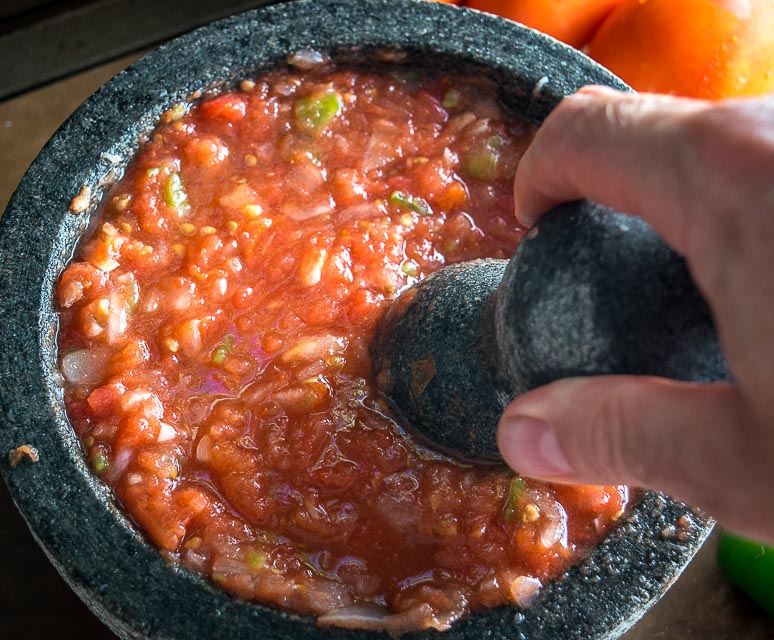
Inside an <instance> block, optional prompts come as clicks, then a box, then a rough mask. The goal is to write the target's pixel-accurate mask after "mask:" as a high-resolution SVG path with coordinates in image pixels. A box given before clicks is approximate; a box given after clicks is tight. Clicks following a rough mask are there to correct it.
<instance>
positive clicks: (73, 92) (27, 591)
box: [0, 56, 774, 640]
mask: <svg viewBox="0 0 774 640" xmlns="http://www.w3.org/2000/svg"><path fill="white" fill-rule="evenodd" d="M135 57H136V56H129V57H125V58H121V59H119V60H117V61H114V62H112V63H109V64H105V65H103V66H100V67H97V68H95V69H93V70H91V71H88V72H85V73H81V74H79V75H76V76H74V77H71V78H69V79H67V80H63V81H60V82H57V83H55V84H51V85H48V86H46V87H44V88H42V89H38V90H35V91H33V92H30V93H27V94H24V95H21V96H19V97H17V98H13V99H11V100H7V101H5V102H0V211H2V210H4V209H5V206H6V204H7V201H8V199H9V198H10V195H11V193H12V192H13V190H14V188H15V187H16V184H17V183H18V182H19V180H20V179H21V176H22V175H23V173H24V171H25V170H26V168H27V166H28V165H29V163H30V162H31V161H32V159H33V158H34V157H35V155H36V154H37V153H38V151H39V150H40V148H41V147H42V146H43V144H45V142H46V140H47V139H48V138H49V136H51V134H52V133H53V132H54V131H55V130H56V128H57V127H58V126H59V125H60V124H61V123H62V122H63V121H64V120H65V118H66V117H67V116H68V115H69V114H70V113H72V112H73V111H74V110H75V109H76V108H77V107H78V105H79V104H80V103H81V102H82V101H83V100H84V99H85V98H87V97H88V96H89V95H90V94H91V93H92V92H93V91H94V90H96V89H97V88H98V87H99V86H100V85H101V84H102V83H104V82H105V81H106V80H108V79H109V78H110V77H112V76H113V75H114V74H115V73H117V72H118V71H119V70H121V69H122V68H124V67H125V66H126V65H128V64H129V63H130V62H131V61H132V60H133V59H134V58H135ZM0 455H6V454H5V453H4V452H0ZM716 544H717V534H715V535H714V536H713V537H712V538H711V539H710V541H709V542H708V543H707V544H706V545H705V546H704V548H703V549H702V551H701V552H700V553H699V554H698V556H697V557H696V559H695V561H694V562H693V563H692V564H691V566H690V567H689V568H688V569H687V571H686V572H685V573H684V575H683V576H682V577H681V578H680V579H679V580H678V581H677V583H676V584H675V585H674V586H673V587H672V589H671V590H670V591H669V592H668V593H667V595H666V596H665V597H664V598H662V600H661V601H660V602H659V603H658V604H657V605H656V606H655V607H654V608H653V609H651V611H650V612H649V613H648V614H647V615H646V616H645V617H644V618H643V619H642V620H641V621H640V622H639V623H638V624H637V625H636V626H635V627H634V628H633V629H631V630H630V631H629V632H628V633H627V634H626V635H625V636H624V640H660V639H672V638H674V639H678V640H766V639H772V638H774V621H772V620H771V619H769V618H767V617H766V616H765V615H764V614H763V613H761V612H760V610H759V609H757V608H756V607H755V606H754V605H753V604H751V603H750V602H749V601H747V599H746V598H745V597H744V596H742V595H741V594H739V593H737V592H736V591H734V590H733V589H732V588H731V587H730V586H729V585H728V584H727V583H726V581H725V580H724V579H723V577H722V576H721V575H720V573H719V571H718V569H717V567H716V564H715V547H716ZM0 638H8V639H11V638H13V639H14V640H49V639H50V640H70V639H76V638H77V639H78V640H84V639H87V640H115V638H114V636H113V634H112V633H110V631H108V630H107V629H106V628H105V627H103V626H102V625H101V624H100V622H99V621H98V620H97V619H96V618H95V617H94V616H93V615H92V614H91V613H90V612H89V611H88V610H87V609H86V607H85V606H84V605H83V604H82V603H81V602H80V601H79V600H78V599H77V598H76V596H75V595H74V594H73V593H72V592H71V591H70V590H69V588H68V587H67V586H66V585H65V583H64V582H63V581H62V579H61V578H60V577H59V576H58V575H57V573H56V572H55V571H54V569H53V568H52V567H51V566H50V565H49V563H48V561H47V560H46V558H45V556H44V555H43V553H42V551H41V550H40V549H39V548H38V547H37V545H36V544H35V542H34V541H33V539H32V536H31V534H30V532H29V530H28V529H27V527H26V525H25V524H24V522H23V520H22V519H21V517H20V516H19V514H18V513H17V511H16V509H15V508H14V506H13V503H12V502H11V500H10V498H9V496H8V492H7V490H6V488H5V486H4V485H3V484H2V483H0ZM557 640H561V639H557Z"/></svg>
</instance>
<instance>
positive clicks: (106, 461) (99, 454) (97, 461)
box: [91, 451, 110, 476]
mask: <svg viewBox="0 0 774 640" xmlns="http://www.w3.org/2000/svg"><path fill="white" fill-rule="evenodd" d="M91 468H92V469H94V473H96V474H97V475H99V476H101V475H103V474H105V473H107V472H108V471H109V470H110V458H109V457H108V455H107V454H106V453H105V452H104V451H96V452H94V453H93V454H92V456H91Z"/></svg>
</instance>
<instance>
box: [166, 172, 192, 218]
mask: <svg viewBox="0 0 774 640" xmlns="http://www.w3.org/2000/svg"><path fill="white" fill-rule="evenodd" d="M164 200H165V201H166V203H167V206H169V207H174V208H175V209H183V208H186V207H187V206H188V194H187V193H186V192H185V189H184V188H183V181H182V180H180V175H179V174H177V173H173V174H171V175H170V176H169V177H168V178H167V180H166V182H164Z"/></svg>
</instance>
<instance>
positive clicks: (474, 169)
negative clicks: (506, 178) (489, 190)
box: [462, 135, 505, 180]
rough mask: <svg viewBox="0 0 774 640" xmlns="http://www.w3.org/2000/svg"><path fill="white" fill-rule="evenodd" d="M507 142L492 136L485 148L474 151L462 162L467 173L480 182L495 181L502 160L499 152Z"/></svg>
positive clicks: (477, 148) (484, 145)
mask: <svg viewBox="0 0 774 640" xmlns="http://www.w3.org/2000/svg"><path fill="white" fill-rule="evenodd" d="M504 143H505V140H503V139H502V138H501V137H500V136H497V135H495V136H491V137H490V138H489V139H487V141H486V142H485V143H484V144H483V146H480V147H476V148H475V149H472V150H471V151H470V152H469V153H468V154H467V155H466V156H465V157H464V158H463V160H462V166H463V168H464V169H465V171H466V172H467V173H468V175H470V176H471V177H473V178H476V179H478V180H494V179H495V178H497V175H498V170H499V168H500V160H501V159H502V156H501V153H500V151H499V149H500V147H502V146H503V144H504Z"/></svg>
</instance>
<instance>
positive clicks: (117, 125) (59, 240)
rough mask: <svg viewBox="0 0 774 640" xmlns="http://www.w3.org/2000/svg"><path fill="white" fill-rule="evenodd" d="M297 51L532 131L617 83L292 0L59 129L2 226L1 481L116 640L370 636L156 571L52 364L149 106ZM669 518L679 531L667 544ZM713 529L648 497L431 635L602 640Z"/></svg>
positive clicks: (468, 38) (415, 20) (188, 44)
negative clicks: (424, 89) (64, 282)
mask: <svg viewBox="0 0 774 640" xmlns="http://www.w3.org/2000/svg"><path fill="white" fill-rule="evenodd" d="M308 47H312V48H317V49H322V50H327V51H329V52H332V53H333V54H334V57H335V58H338V59H345V58H351V57H352V56H353V55H355V57H358V58H359V59H363V58H364V57H365V58H368V57H369V55H370V54H369V52H373V51H382V52H383V51H392V52H395V53H397V54H400V52H405V55H406V62H407V63H411V64H425V65H431V66H433V67H435V68H437V67H447V68H450V69H457V68H459V69H466V70H473V71H478V72H481V73H485V74H487V75H489V76H491V77H493V78H494V79H495V80H497V81H498V82H499V83H500V85H501V87H502V91H503V99H504V101H505V103H506V104H507V105H508V106H509V107H510V108H512V109H514V110H515V112H517V113H519V114H520V115H521V116H522V117H525V118H528V119H530V120H532V121H534V122H540V121H541V120H542V119H543V118H544V117H545V116H546V115H547V113H548V112H549V111H550V110H551V109H552V108H553V107H554V106H555V105H556V103H557V102H558V101H559V100H560V99H561V97H562V96H564V95H567V94H569V93H572V92H573V91H575V90H576V89H578V88H580V87H581V86H583V85H586V84H589V83H595V84H605V85H609V86H613V87H618V88H625V87H624V85H623V84H622V83H621V82H620V81H618V80H617V79H616V78H614V77H613V76H612V75H610V74H609V73H607V72H606V71H604V70H603V69H602V68H600V67H599V66H597V65H595V64H594V63H593V62H591V61H590V60H588V59H587V58H586V57H584V56H583V55H582V54H580V53H578V52H577V51H574V50H572V49H570V48H568V47H565V46H564V45H562V44H560V43H557V42H555V41H553V40H551V39H549V38H546V37H544V36H541V35H540V34H538V33H536V32H533V31H530V30H527V29H525V28H522V27H520V26H518V25H515V24H512V23H508V22H506V21H503V20H499V19H496V18H493V17H490V16H486V15H484V14H480V13H476V12H473V11H469V10H462V9H458V8H455V7H450V6H448V5H443V4H437V3H432V2H426V1H425V0H359V1H357V2H354V1H348V0H299V1H298V2H291V3H286V4H277V5H273V6H271V7H268V8H265V9H259V10H255V11H251V12H248V13H245V14H241V15H238V16H235V17H232V18H229V19H226V20H222V21H219V22H216V23H213V24H211V25H209V26H207V27H204V28H202V29H198V30H196V31H193V32H192V33H190V34H187V35H185V36H182V37H181V38H178V39H176V40H174V41H172V42H170V43H168V44H166V45H164V46H162V47H160V48H159V49H158V50H157V51H155V52H154V53H152V54H150V55H148V56H146V57H145V58H143V59H142V60H140V61H138V62H137V63H135V64H133V65H132V66H131V67H130V68H129V69H127V70H126V71H124V72H122V73H121V74H119V75H118V76H116V78H114V79H113V80H112V81H110V82H109V83H107V84H106V85H105V86H104V87H103V88H102V89H100V90H99V91H98V92H97V93H96V94H95V95H94V96H93V97H92V98H90V99H89V100H88V101H87V102H86V103H85V104H84V105H83V106H82V107H81V108H80V109H79V110H78V111H77V112H76V113H75V114H74V115H73V116H72V117H71V118H70V119H69V120H68V121H67V122H66V123H65V124H64V125H63V126H62V127H61V128H60V130H59V131H58V132H57V133H56V134H55V135H54V137H53V138H52V139H51V141H50V142H49V143H48V144H47V146H46V147H45V148H44V149H43V151H42V152H41V153H40V155H39V156H38V158H37V159H36V160H35V161H34V162H33V164H32V165H31V167H30V169H29V171H28V172H27V174H26V175H25V177H24V179H23V180H22V182H21V184H20V186H19V188H18V190H17V191H16V193H15V195H14V196H13V198H12V200H11V202H10V204H9V206H8V209H7V210H6V212H5V215H4V216H3V218H2V220H1V221H0V291H2V292H3V296H2V301H0V318H1V319H2V322H0V335H1V336H2V340H0V380H1V381H2V384H0V419H1V420H2V425H1V426H0V453H1V454H2V455H0V471H2V475H3V477H4V479H5V481H6V483H7V484H8V487H9V489H10V492H11V494H12V496H13V498H14V501H15V502H16V504H17V506H18V507H19V509H20V511H21V512H22V514H23V515H24V517H25V519H26V520H27V522H28V524H29V526H30V529H31V530H32V532H33V535H34V536H35V538H36V539H37V541H38V542H39V543H40V545H41V546H42V547H43V549H44V550H45V552H46V553H47V554H48V556H49V558H50V559H51V561H52V562H53V564H54V565H55V566H56V568H57V569H58V571H59V572H60V573H61V574H62V576H63V577H64V579H65V580H66V581H67V582H68V583H69V584H70V585H71V586H72V588H73V589H74V590H75V591H76V592H77V593H78V595H79V596H80V597H81V598H82V599H83V600H84V601H85V602H86V604H87V605H88V606H89V607H90V608H91V609H92V610H93V611H94V612H95V613H96V614H97V615H98V616H99V617H100V618H101V619H102V620H103V621H104V622H105V624H107V625H108V626H109V627H110V628H111V629H112V630H113V631H114V632H115V633H116V634H117V635H118V636H119V637H120V638H123V639H130V638H131V639H138V640H139V639H143V640H145V639H148V640H150V639H153V640H171V639H183V638H185V639H186V640H198V639H201V640H204V639H208V640H209V639H218V638H229V639H231V640H248V639H249V640H254V639H255V638H262V637H266V638H277V639H288V640H291V639H293V640H295V639H299V640H300V639H301V638H304V639H307V638H358V639H362V638H369V637H374V638H375V637H384V636H383V635H382V634H376V633H367V632H359V631H347V630H342V629H319V628H317V627H316V626H315V624H314V621H313V620H312V619H311V618H307V617H303V616H298V615H294V614H291V613H286V612H283V611H278V610H276V609H274V608H271V607H266V606H263V605H260V604H254V603H249V602H244V601H240V600H238V599H235V598H233V597H231V596H229V595H228V594H226V593H224V592H222V591H220V590H218V589H217V588H215V587H213V586H211V585H210V584H209V583H208V582H206V581H205V580H204V579H202V578H201V577H199V576H197V575H195V574H193V573H191V572H189V571H187V570H184V569H182V568H180V567H177V566H175V565H173V564H170V562H169V561H168V560H166V559H165V558H164V557H162V556H161V554H159V553H158V552H157V551H156V550H155V549H154V548H152V547H151V546H150V545H149V544H147V542H146V541H145V540H144V539H143V536H142V535H141V534H140V533H139V532H138V531H137V530H136V529H135V527H134V526H133V525H132V523H131V522H130V521H129V520H128V519H127V518H126V517H125V516H124V515H123V513H122V512H121V510H120V509H119V508H118V507H117V506H116V504H115V502H114V500H113V498H112V496H111V493H110V491H108V489H107V488H106V487H105V486H104V485H103V484H102V483H101V482H100V481H99V480H97V479H96V478H95V477H94V476H93V475H92V473H91V472H90V470H89V468H88V466H87V464H86V462H85V460H84V457H83V455H82V452H81V449H80V446H79V443H78V441H77V438H76V436H75V434H74V432H73V430H72V429H71V427H70V425H69V423H68V421H67V417H66V415H65V411H64V404H63V400H62V392H61V388H60V386H59V380H60V376H59V374H58V372H57V358H58V355H57V349H56V332H57V316H56V312H55V308H54V302H53V289H54V286H55V283H56V280H57V278H58V276H59V274H60V273H61V272H62V269H63V267H64V265H65V264H66V262H67V260H68V258H69V256H70V255H71V253H72V251H73V248H74V246H75V244H76V242H77V241H78V239H79V238H80V236H81V235H82V234H83V233H84V231H85V230H86V228H87V227H88V225H89V218H90V212H91V211H93V209H94V206H95V205H96V203H97V201H98V200H99V198H100V197H101V195H102V194H103V193H104V192H105V190H106V189H107V188H108V187H109V185H110V184H112V183H113V182H114V181H115V180H116V178H117V177H118V176H119V175H120V174H121V172H122V171H123V169H124V168H125V167H126V165H127V163H128V161H129V159H130V158H131V157H132V155H133V154H134V153H135V152H136V150H137V149H138V146H139V144H140V142H141V141H142V140H143V139H144V138H145V137H146V136H147V135H148V133H149V132H150V131H151V129H152V127H153V125H154V123H155V122H156V121H157V119H158V118H159V116H160V114H161V113H162V112H163V111H164V110H166V109H168V108H169V107H171V106H172V105H173V104H175V103H177V102H180V101H182V100H186V99H188V98H189V97H190V96H192V95H193V94H195V93H196V92H197V91H202V90H209V89H218V88H222V87H226V88H228V87H231V86H233V85H234V84H235V83H236V82H238V81H239V80H240V79H241V78H244V77H246V76H254V75H255V74H257V73H260V72H261V71H264V70H267V69H269V68H272V67H276V66H277V65H279V64H282V63H283V61H284V59H285V58H286V56H287V55H288V54H289V53H291V52H293V51H295V50H298V49H301V48H308ZM353 49H355V50H357V52H359V53H357V54H355V53H353ZM83 186H87V187H89V188H90V192H91V208H90V209H89V211H87V212H86V213H84V214H82V215H78V216H75V215H72V214H71V213H70V212H69V211H68V205H69V203H70V201H71V199H72V198H73V197H74V196H75V195H76V194H78V193H79V192H80V191H81V188H82V187H83ZM23 444H31V445H33V446H35V447H36V448H37V449H38V451H39V452H40V460H39V462H37V463H35V464H32V463H29V462H27V461H23V462H22V463H21V464H19V465H18V466H17V467H16V468H15V469H12V468H11V466H10V464H9V462H8V458H7V452H8V451H10V450H11V449H14V448H16V447H18V446H20V445H23ZM681 517H683V518H682V520H680V521H681V522H682V523H683V524H685V526H684V527H682V528H681V529H679V530H678V532H677V534H676V535H672V533H673V532H674V525H675V523H676V522H677V521H678V519H680V518H681ZM710 529H711V523H710V522H709V521H708V520H707V519H705V518H703V517H701V516H700V515H697V514H695V513H693V512H691V510H690V509H689V508H688V507H686V506H685V505H681V504H679V503H675V502H672V501H670V500H668V499H666V498H664V497H662V496H660V495H658V494H654V493H645V494H643V495H642V496H641V497H640V499H639V500H638V501H637V503H636V505H635V506H634V508H633V510H632V511H631V513H630V514H629V516H628V517H627V518H626V520H625V521H624V522H623V523H622V525H621V526H620V527H618V528H617V529H616V530H615V531H614V532H613V533H612V534H611V535H610V536H609V537H608V538H607V539H606V540H605V541H603V542H602V543H601V544H600V545H599V546H598V547H597V548H595V549H594V550H593V552H592V553H591V554H590V555H589V557H588V558H587V559H586V560H584V561H583V562H581V563H580V564H579V565H577V566H576V567H575V568H573V569H572V570H571V571H570V572H569V573H568V574H567V575H566V576H565V577H564V578H562V579H560V580H558V581H556V582H555V583H552V584H550V585H548V586H547V587H546V588H545V590H544V591H543V593H542V595H541V596H540V598H539V599H538V600H537V601H536V602H535V604H533V605H532V606H531V607H530V608H528V609H525V610H523V611H520V610H518V609H516V608H513V607H500V608H497V609H493V610H488V611H484V612H480V613H477V614H475V615H472V616H469V617H468V618H466V619H464V620H462V621H461V622H459V623H457V624H456V625H455V626H454V627H453V628H452V629H451V630H450V631H448V632H446V633H445V634H443V637H444V638H448V639H449V640H452V639H453V640H457V639H463V638H465V639H471V640H473V639H477V640H478V639H481V638H490V639H493V640H500V639H502V640H505V639H506V638H507V639H511V640H512V639H514V638H519V639H527V638H529V639H539V638H544V639H548V638H563V639H567V640H572V639H577V640H581V639H583V640H589V639H591V638H615V637H617V636H618V635H620V634H621V633H623V631H625V630H626V629H627V628H628V627H629V626H631V624H633V623H634V622H635V621H636V620H637V619H639V617H640V616H641V615H642V614H643V613H644V611H645V610H647V608H648V607H649V606H650V605H651V604H652V603H653V602H655V601H656V600H657V599H658V598H659V597H660V595H661V594H662V593H663V592H664V590H665V589H666V588H667V587H668V586H669V584H671V582H672V581H673V580H675V579H676V577H677V576H678V575H679V574H680V572H681V570H682V569H683V567H684V566H685V564H686V563H687V562H688V561H689V560H690V558H691V557H692V556H693V554H694V553H695V551H696V550H697V549H698V547H699V546H700V545H701V543H702V542H703V541H704V539H705V537H706V536H707V534H708V533H709V530H710ZM436 636H437V637H441V634H439V633H438V632H433V631H424V632H418V633H413V634H409V635H407V636H406V637H407V638H430V637H436Z"/></svg>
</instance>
